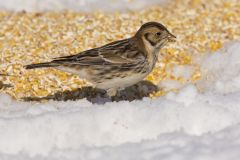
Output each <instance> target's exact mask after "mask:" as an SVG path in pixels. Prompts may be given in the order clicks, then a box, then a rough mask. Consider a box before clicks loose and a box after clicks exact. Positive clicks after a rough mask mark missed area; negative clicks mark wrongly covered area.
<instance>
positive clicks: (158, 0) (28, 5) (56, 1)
mask: <svg viewBox="0 0 240 160" xmlns="http://www.w3.org/2000/svg"><path fill="white" fill-rule="evenodd" d="M165 1H166V0H150V1H145V0H7V1H6V0H0V9H7V10H15V11H21V10H26V11H49V10H63V9H70V10H75V11H84V12H89V11H93V10H104V11H116V10H120V11H122V10H136V9H141V8H143V7H147V6H151V5H154V4H162V3H164V2H165Z"/></svg>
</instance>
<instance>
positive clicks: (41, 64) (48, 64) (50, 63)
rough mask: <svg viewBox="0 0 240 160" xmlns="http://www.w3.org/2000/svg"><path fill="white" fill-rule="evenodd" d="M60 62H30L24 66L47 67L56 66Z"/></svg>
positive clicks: (32, 67)
mask: <svg viewBox="0 0 240 160" xmlns="http://www.w3.org/2000/svg"><path fill="white" fill-rule="evenodd" d="M56 66H59V64H56V63H53V62H45V63H37V64H29V65H26V66H24V67H25V68H26V69H35V68H46V67H56Z"/></svg>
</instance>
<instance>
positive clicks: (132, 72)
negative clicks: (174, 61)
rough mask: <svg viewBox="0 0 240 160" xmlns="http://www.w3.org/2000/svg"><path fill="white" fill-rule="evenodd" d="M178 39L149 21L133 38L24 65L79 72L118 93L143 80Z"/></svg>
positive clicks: (94, 84)
mask: <svg viewBox="0 0 240 160" xmlns="http://www.w3.org/2000/svg"><path fill="white" fill-rule="evenodd" d="M174 41H176V36H174V35H173V34H172V33H171V32H170V31H169V30H168V29H167V28H166V27H165V26H164V25H163V24H161V23H158V22H147V23H145V24H143V25H142V26H141V27H140V29H138V30H137V32H136V33H135V34H134V35H133V36H132V37H131V38H127V39H123V40H118V41H114V42H111V43H109V44H106V45H103V46H101V47H98V48H93V49H89V50H86V51H82V52H80V53H78V54H75V55H70V56H63V57H57V58H54V59H53V60H52V61H50V62H43V63H37V64H30V65H26V66H24V67H25V68H26V69H36V68H48V67H52V68H55V69H58V70H61V71H65V72H69V73H72V74H76V75H78V76H79V77H80V78H84V79H86V80H87V81H89V82H91V83H92V84H93V86H94V87H96V88H99V89H103V90H106V91H107V94H108V95H109V96H114V95H116V93H117V91H118V90H122V89H124V88H126V87H129V86H132V85H134V84H136V83H138V82H140V81H142V80H143V79H144V78H145V77H146V76H147V75H148V74H149V73H150V72H151V71H152V70H153V68H154V66H155V64H156V62H157V60H158V55H159V52H160V49H161V48H163V47H164V46H165V45H166V44H167V43H168V42H174Z"/></svg>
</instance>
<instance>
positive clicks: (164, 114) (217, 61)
mask: <svg viewBox="0 0 240 160" xmlns="http://www.w3.org/2000/svg"><path fill="white" fill-rule="evenodd" d="M200 63H201V66H202V69H203V73H204V77H203V79H202V80H201V81H199V82H198V83H197V84H195V85H193V84H188V85H185V86H183V87H182V89H180V91H179V93H173V92H171V93H169V94H167V95H166V96H163V97H159V98H157V99H150V98H144V99H143V100H136V101H133V102H127V101H122V102H108V103H106V104H101V105H99V104H92V103H90V102H88V101H87V100H85V99H83V100H78V101H67V102H56V101H50V102H46V103H30V102H19V101H18V102H17V101H14V100H12V99H11V98H10V97H9V96H7V95H4V94H2V95H1V96H0V159H1V160H2V159H3V160H30V159H31V160H55V159H56V160H60V159H61V160H160V159H161V160H216V159H217V160H239V157H240V98H239V97H240V42H232V43H230V44H227V45H226V46H225V47H224V48H223V49H221V50H219V51H217V53H213V54H209V55H207V56H206V57H205V58H204V59H203V60H202V61H201V62H200ZM187 71H189V70H187ZM186 75H187V74H186ZM210 75H211V76H210ZM198 88H201V91H199V90H198Z"/></svg>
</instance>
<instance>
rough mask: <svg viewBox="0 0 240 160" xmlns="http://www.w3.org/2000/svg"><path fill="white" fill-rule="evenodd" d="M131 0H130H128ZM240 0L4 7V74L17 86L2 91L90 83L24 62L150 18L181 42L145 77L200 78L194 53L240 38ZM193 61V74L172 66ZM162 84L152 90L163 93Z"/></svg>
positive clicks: (41, 91)
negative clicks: (103, 7) (82, 8)
mask: <svg viewBox="0 0 240 160" xmlns="http://www.w3.org/2000/svg"><path fill="white" fill-rule="evenodd" d="M129 3H130V2H129ZM239 15H240V0H230V1H224V0H211V1H207V0H172V1H170V3H167V4H165V5H161V6H154V7H152V8H145V9H143V10H141V11H129V12H124V13H119V12H115V13H111V14H109V13H104V12H99V11H98V12H94V13H79V12H72V11H61V12H46V13H28V12H24V11H23V12H8V11H1V12H0V23H1V24H0V52H1V54H0V61H1V62H0V71H1V73H6V74H9V75H12V76H9V77H1V80H2V81H4V83H8V84H11V85H13V86H14V87H11V88H6V89H5V90H4V91H3V92H6V93H8V94H10V95H11V96H13V97H15V98H17V99H18V98H21V97H29V96H35V97H44V96H47V95H49V94H53V93H56V92H59V91H65V90H72V89H76V88H79V87H83V86H88V85H91V84H89V83H88V82H87V81H85V80H84V79H80V78H79V77H77V76H76V75H72V74H69V73H65V72H62V71H58V70H55V69H36V70H28V71H27V70H25V69H24V68H23V65H26V64H31V63H37V62H44V61H49V60H51V58H54V57H58V56H66V55H70V54H76V53H78V52H81V51H83V50H86V49H90V48H94V47H98V46H101V45H104V44H106V43H109V42H112V41H115V40H119V39H123V38H128V37H130V36H132V35H133V34H134V33H135V32H136V31H137V29H138V28H139V26H140V25H141V24H142V23H144V22H147V21H159V22H161V23H163V24H165V25H166V26H167V27H168V28H169V30H171V31H172V32H173V33H174V34H175V35H176V36H177V39H178V41H177V43H174V44H170V45H168V46H167V47H165V48H164V49H162V51H161V56H160V57H161V58H159V61H158V63H157V65H156V67H155V69H154V70H153V72H152V73H151V74H150V75H149V76H148V77H147V78H146V79H147V80H149V81H151V82H153V83H155V84H157V83H159V82H160V81H164V80H167V79H172V80H176V81H180V82H181V83H185V82H187V81H193V82H194V81H196V80H197V79H199V78H201V72H200V69H199V66H197V65H196V64H194V63H193V62H192V57H193V56H196V55H199V56H201V55H202V54H204V53H206V52H214V51H216V50H217V49H219V48H221V47H222V45H223V43H225V42H227V41H230V40H235V39H239V38H240V16H239ZM176 65H192V66H194V67H195V72H194V73H193V74H192V77H191V78H190V79H184V78H182V77H175V76H173V75H172V74H171V72H167V70H169V68H171V67H173V66H176ZM162 94H164V91H163V90H161V91H159V92H158V93H156V94H154V95H153V96H161V95H162Z"/></svg>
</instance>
